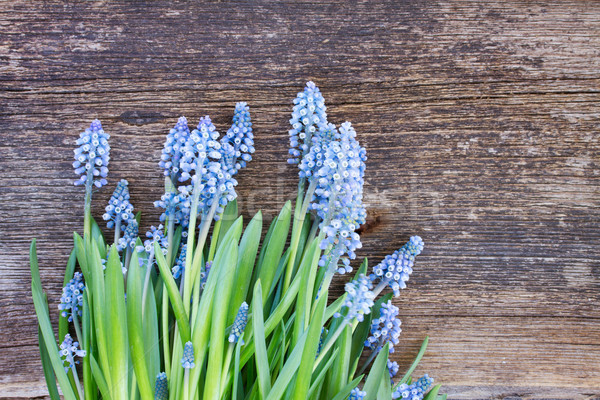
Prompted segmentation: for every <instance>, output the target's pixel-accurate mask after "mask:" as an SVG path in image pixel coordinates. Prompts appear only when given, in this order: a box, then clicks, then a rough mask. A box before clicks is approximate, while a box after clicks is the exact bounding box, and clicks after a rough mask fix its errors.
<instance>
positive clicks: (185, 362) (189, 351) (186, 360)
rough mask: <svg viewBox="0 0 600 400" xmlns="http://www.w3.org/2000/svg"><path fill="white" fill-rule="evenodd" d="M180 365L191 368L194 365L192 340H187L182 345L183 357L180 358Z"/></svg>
mask: <svg viewBox="0 0 600 400" xmlns="http://www.w3.org/2000/svg"><path fill="white" fill-rule="evenodd" d="M181 366H182V367H183V368H184V369H191V368H194V367H195V366H196V364H194V345H193V344H192V342H187V343H186V344H185V346H184V347H183V357H182V358H181Z"/></svg>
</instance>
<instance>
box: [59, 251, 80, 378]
mask: <svg viewBox="0 0 600 400" xmlns="http://www.w3.org/2000/svg"><path fill="white" fill-rule="evenodd" d="M76 263H77V254H76V251H75V249H73V250H71V254H70V255H69V261H67V268H66V270H65V279H64V280H63V287H65V286H67V284H68V283H69V281H70V280H71V279H73V275H74V273H75V264H76ZM59 315H60V316H59V317H58V341H59V342H62V341H63V340H64V338H65V335H66V334H67V333H69V318H68V317H63V316H62V314H59ZM55 386H56V384H55Z"/></svg>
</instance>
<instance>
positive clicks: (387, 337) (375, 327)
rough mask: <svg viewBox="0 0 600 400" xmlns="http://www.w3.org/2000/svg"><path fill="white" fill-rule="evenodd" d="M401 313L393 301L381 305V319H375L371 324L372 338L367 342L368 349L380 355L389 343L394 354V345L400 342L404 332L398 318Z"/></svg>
mask: <svg viewBox="0 0 600 400" xmlns="http://www.w3.org/2000/svg"><path fill="white" fill-rule="evenodd" d="M399 311H400V310H398V307H396V306H395V305H393V304H392V302H391V301H388V302H387V303H383V304H382V305H381V308H380V316H379V318H375V319H373V321H372V323H371V336H369V337H368V338H367V340H366V341H365V346H366V347H368V348H370V349H371V350H373V351H375V352H377V353H378V352H379V351H380V350H381V349H382V348H383V346H384V345H385V344H386V343H389V344H390V353H393V352H394V345H396V344H398V343H399V342H400V339H399V338H400V332H402V329H401V328H400V325H401V322H400V320H399V319H398V318H397V316H398V313H399Z"/></svg>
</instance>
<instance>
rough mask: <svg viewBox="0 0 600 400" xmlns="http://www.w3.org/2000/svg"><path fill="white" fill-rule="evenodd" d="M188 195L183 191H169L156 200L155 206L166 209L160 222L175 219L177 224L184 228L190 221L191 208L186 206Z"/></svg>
mask: <svg viewBox="0 0 600 400" xmlns="http://www.w3.org/2000/svg"><path fill="white" fill-rule="evenodd" d="M185 201H186V197H185V196H184V195H182V194H181V193H175V192H167V193H165V194H163V195H162V196H161V197H160V200H157V201H155V202H154V207H156V208H162V209H164V210H165V211H164V212H163V213H162V214H161V216H160V222H162V223H165V222H166V221H167V219H169V220H170V219H171V218H172V219H173V221H174V222H175V224H178V225H181V226H183V227H184V228H186V227H187V226H188V223H189V219H190V216H189V209H188V208H186V207H185V206H184V203H185Z"/></svg>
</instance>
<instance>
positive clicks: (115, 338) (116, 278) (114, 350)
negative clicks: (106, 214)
mask: <svg viewBox="0 0 600 400" xmlns="http://www.w3.org/2000/svg"><path fill="white" fill-rule="evenodd" d="M104 286H105V288H106V297H105V309H104V310H103V311H104V313H103V314H104V315H103V316H104V317H105V318H106V319H105V321H106V323H107V331H106V333H107V340H108V343H110V352H109V354H108V356H109V360H110V373H111V383H112V386H111V389H112V391H111V393H112V397H114V398H116V399H125V398H127V396H128V395H129V389H128V385H127V384H128V382H127V379H125V377H126V376H127V374H128V372H129V362H128V361H129V360H128V354H129V352H128V338H127V311H126V306H125V290H124V287H123V270H122V268H121V260H120V258H119V252H118V250H117V246H116V245H115V244H113V245H112V246H111V247H110V253H109V255H108V262H107V263H106V275H105V285H104Z"/></svg>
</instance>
